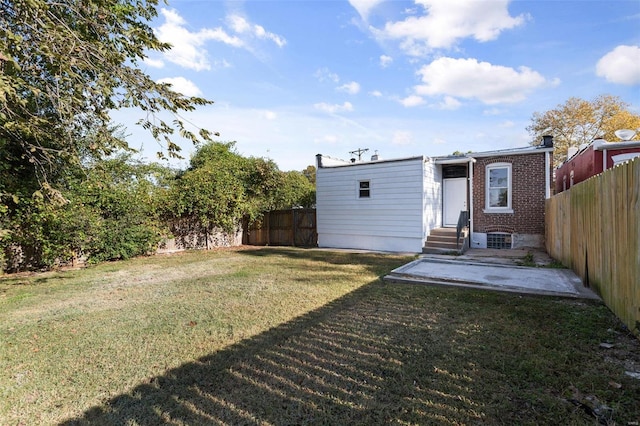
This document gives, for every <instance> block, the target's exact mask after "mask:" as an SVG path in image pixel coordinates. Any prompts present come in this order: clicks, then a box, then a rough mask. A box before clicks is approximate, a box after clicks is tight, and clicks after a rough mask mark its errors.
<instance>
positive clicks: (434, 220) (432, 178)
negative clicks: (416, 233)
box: [423, 161, 442, 240]
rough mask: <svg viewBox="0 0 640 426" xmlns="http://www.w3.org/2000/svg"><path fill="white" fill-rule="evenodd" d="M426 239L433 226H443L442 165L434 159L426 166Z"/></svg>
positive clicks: (424, 207)
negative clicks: (437, 163)
mask: <svg viewBox="0 0 640 426" xmlns="http://www.w3.org/2000/svg"><path fill="white" fill-rule="evenodd" d="M423 210H424V239H425V240H426V239H427V236H428V235H429V234H430V233H431V230H432V229H433V228H439V227H440V226H442V166H439V165H436V163H435V162H434V161H430V162H428V163H425V168H424V206H423Z"/></svg>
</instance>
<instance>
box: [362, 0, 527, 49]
mask: <svg viewBox="0 0 640 426" xmlns="http://www.w3.org/2000/svg"><path fill="white" fill-rule="evenodd" d="M509 1H510V0H492V1H477V0H468V1H451V0H416V3H417V4H419V5H421V6H422V7H423V10H424V12H425V14H424V15H421V16H409V17H407V18H406V19H405V20H403V21H397V22H387V23H386V24H385V26H384V29H382V30H378V29H375V28H372V31H373V32H374V34H376V36H378V37H380V38H382V39H396V40H400V41H401V43H400V47H401V48H402V49H403V50H404V51H405V52H406V53H407V54H409V55H413V56H422V55H424V54H426V53H429V52H430V51H432V50H433V49H443V48H451V47H453V46H455V45H456V44H457V43H458V42H459V41H460V40H462V39H464V38H468V37H473V38H474V39H476V40H477V41H479V42H486V41H490V40H495V39H496V38H498V36H499V35H500V33H501V32H502V31H504V30H507V29H511V28H514V27H517V26H519V25H521V24H522V23H524V21H525V16H524V15H519V16H516V17H513V16H511V15H510V14H509V10H508V5H509ZM352 4H353V3H352Z"/></svg>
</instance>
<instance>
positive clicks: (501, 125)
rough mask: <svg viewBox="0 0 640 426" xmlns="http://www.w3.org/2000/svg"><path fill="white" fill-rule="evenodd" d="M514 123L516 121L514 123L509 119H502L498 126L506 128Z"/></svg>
mask: <svg viewBox="0 0 640 426" xmlns="http://www.w3.org/2000/svg"><path fill="white" fill-rule="evenodd" d="M515 125H516V123H514V122H513V121H511V120H506V121H503V122H502V123H500V127H502V128H503V129H508V128H510V127H513V126H515Z"/></svg>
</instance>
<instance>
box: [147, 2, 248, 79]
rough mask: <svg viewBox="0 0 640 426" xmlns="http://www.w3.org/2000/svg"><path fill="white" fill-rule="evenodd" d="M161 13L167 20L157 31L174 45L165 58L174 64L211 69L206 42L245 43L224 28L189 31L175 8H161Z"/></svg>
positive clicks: (231, 44) (233, 44) (162, 38)
mask: <svg viewBox="0 0 640 426" xmlns="http://www.w3.org/2000/svg"><path fill="white" fill-rule="evenodd" d="M160 13H161V14H162V16H164V18H165V22H164V24H162V25H161V26H160V27H158V28H156V30H155V32H156V35H157V37H158V39H159V40H160V41H162V42H166V43H170V44H171V45H172V48H171V49H170V50H169V51H167V52H164V58H165V59H166V60H167V61H169V62H173V63H174V64H177V65H180V66H182V67H185V68H189V69H193V70H196V71H203V70H210V69H211V64H210V63H209V60H208V59H207V51H206V49H204V47H203V46H204V44H205V42H207V41H209V40H214V41H219V42H222V43H225V44H228V45H230V46H234V47H242V46H243V45H244V43H243V41H242V40H240V39H239V38H238V37H235V36H231V35H229V34H227V33H226V32H225V31H224V30H223V29H222V28H214V29H202V30H200V31H198V32H191V31H189V30H188V29H187V28H185V26H184V25H185V24H186V22H185V20H184V19H183V18H182V17H181V16H180V15H179V14H178V12H176V11H175V10H173V9H161V10H160Z"/></svg>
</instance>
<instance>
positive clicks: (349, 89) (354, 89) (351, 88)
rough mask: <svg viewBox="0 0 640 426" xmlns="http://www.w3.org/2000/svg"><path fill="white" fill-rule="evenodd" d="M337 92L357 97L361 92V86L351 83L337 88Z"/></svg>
mask: <svg viewBox="0 0 640 426" xmlns="http://www.w3.org/2000/svg"><path fill="white" fill-rule="evenodd" d="M336 90H337V91H339V92H346V93H349V94H350V95H355V94H357V93H358V92H360V84H359V83H357V82H355V81H352V82H350V83H346V84H343V85H342V86H340V87H337V88H336Z"/></svg>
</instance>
